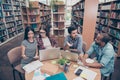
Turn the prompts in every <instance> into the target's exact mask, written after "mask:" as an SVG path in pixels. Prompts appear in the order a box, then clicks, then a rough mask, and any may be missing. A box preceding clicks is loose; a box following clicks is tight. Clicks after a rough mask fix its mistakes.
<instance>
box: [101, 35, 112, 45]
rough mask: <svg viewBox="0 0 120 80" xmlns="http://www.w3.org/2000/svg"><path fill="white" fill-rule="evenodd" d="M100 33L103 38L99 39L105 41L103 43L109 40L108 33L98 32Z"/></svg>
mask: <svg viewBox="0 0 120 80" xmlns="http://www.w3.org/2000/svg"><path fill="white" fill-rule="evenodd" d="M100 35H102V36H103V38H102V39H101V41H102V42H105V44H107V43H108V42H109V41H110V40H111V38H110V36H109V35H108V34H106V33H100Z"/></svg>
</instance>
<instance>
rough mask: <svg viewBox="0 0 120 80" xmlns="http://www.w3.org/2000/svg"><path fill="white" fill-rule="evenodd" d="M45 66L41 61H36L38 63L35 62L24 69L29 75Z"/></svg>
mask: <svg viewBox="0 0 120 80" xmlns="http://www.w3.org/2000/svg"><path fill="white" fill-rule="evenodd" d="M42 65H43V64H42V62H40V61H39V60H36V61H33V62H31V63H29V64H27V65H25V66H24V67H23V69H24V70H25V71H26V72H27V73H30V72H32V71H34V70H36V69H37V68H39V67H41V66H42Z"/></svg>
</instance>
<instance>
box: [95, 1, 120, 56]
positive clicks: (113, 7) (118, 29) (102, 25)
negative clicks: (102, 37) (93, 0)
mask: <svg viewBox="0 0 120 80" xmlns="http://www.w3.org/2000/svg"><path fill="white" fill-rule="evenodd" d="M96 32H105V33H108V34H109V36H110V37H111V38H112V40H111V43H112V44H113V47H114V49H115V51H116V53H118V54H119V55H120V53H119V51H120V46H119V45H120V1H118V0H116V1H110V2H104V3H100V4H99V10H98V15H97V25H96Z"/></svg>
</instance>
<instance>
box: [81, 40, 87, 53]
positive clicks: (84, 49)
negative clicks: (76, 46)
mask: <svg viewBox="0 0 120 80" xmlns="http://www.w3.org/2000/svg"><path fill="white" fill-rule="evenodd" d="M86 47H87V43H86V42H84V41H83V45H82V50H83V53H84V54H85V53H86Z"/></svg>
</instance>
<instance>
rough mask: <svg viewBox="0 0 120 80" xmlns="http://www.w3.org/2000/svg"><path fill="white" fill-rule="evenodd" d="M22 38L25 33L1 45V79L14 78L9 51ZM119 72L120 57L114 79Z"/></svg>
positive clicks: (19, 42) (119, 77)
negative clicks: (8, 56) (8, 55)
mask: <svg viewBox="0 0 120 80" xmlns="http://www.w3.org/2000/svg"><path fill="white" fill-rule="evenodd" d="M22 40H23V35H21V36H18V37H17V38H15V39H13V40H12V41H10V42H9V43H6V44H5V45H3V46H1V47H0V80H13V75H12V68H11V66H10V64H9V61H8V58H7V52H8V51H9V50H10V49H12V48H14V47H16V46H19V45H20V44H21V41H22ZM108 67H109V66H108ZM119 74H120V59H117V60H116V61H115V72H114V73H113V75H112V80H120V76H119ZM16 77H17V78H18V79H17V80H20V79H19V77H18V75H16Z"/></svg>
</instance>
